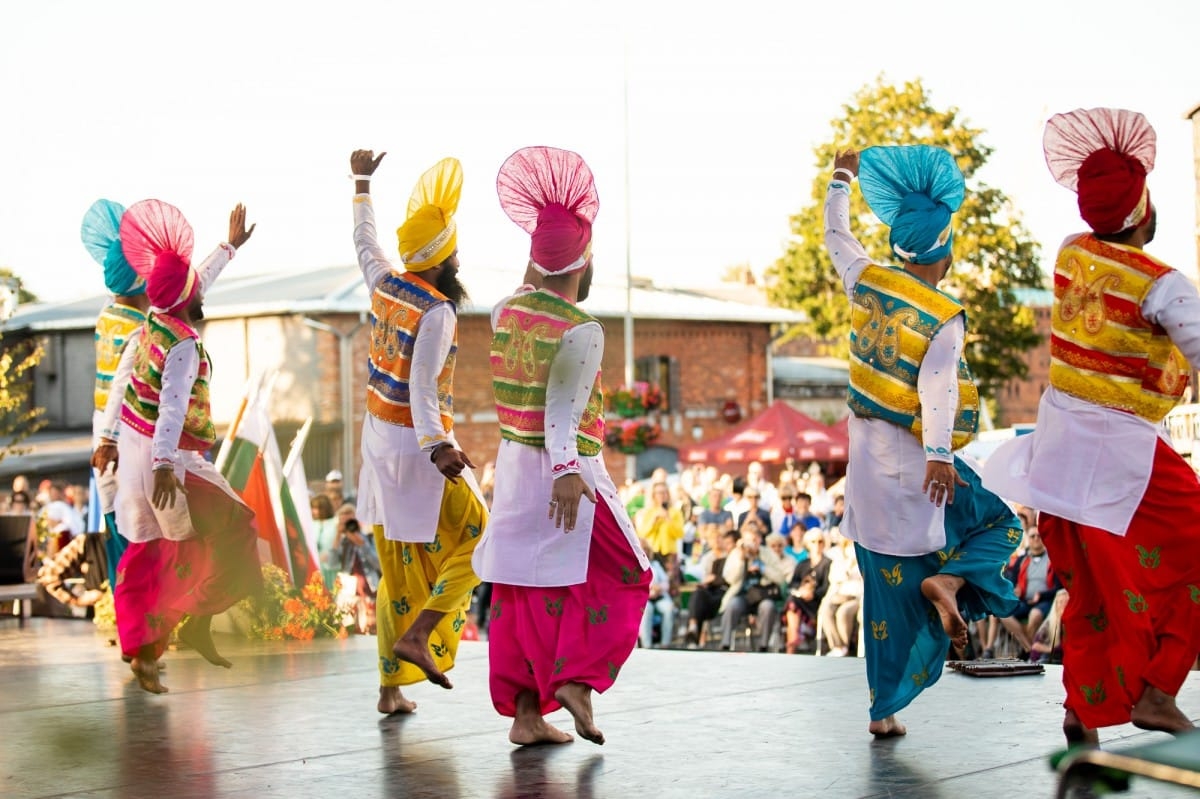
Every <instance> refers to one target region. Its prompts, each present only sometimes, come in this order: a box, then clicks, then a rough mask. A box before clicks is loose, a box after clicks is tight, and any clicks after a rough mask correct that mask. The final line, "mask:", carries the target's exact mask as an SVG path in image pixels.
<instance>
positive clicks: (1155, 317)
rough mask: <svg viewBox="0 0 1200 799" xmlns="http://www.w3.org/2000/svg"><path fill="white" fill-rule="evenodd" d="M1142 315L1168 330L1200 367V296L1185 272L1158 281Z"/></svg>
mask: <svg viewBox="0 0 1200 799" xmlns="http://www.w3.org/2000/svg"><path fill="white" fill-rule="evenodd" d="M1142 315H1143V316H1145V317H1146V318H1147V319H1149V320H1150V321H1151V322H1153V323H1155V324H1156V325H1159V326H1160V327H1161V328H1162V329H1163V330H1165V331H1166V333H1167V335H1168V336H1170V338H1171V342H1172V343H1173V344H1174V345H1175V346H1176V347H1178V348H1179V349H1180V351H1182V352H1183V354H1184V357H1186V358H1187V359H1188V363H1190V364H1191V365H1192V366H1193V367H1196V366H1200V294H1198V293H1197V292H1196V287H1195V286H1193V285H1192V284H1191V283H1189V282H1188V279H1187V278H1186V277H1184V276H1183V274H1182V273H1180V272H1175V271H1172V272H1168V273H1167V274H1165V275H1163V276H1162V277H1160V278H1159V279H1158V280H1156V281H1155V283H1154V285H1153V286H1152V287H1151V288H1150V292H1149V293H1148V294H1147V295H1146V300H1145V302H1143V303H1142Z"/></svg>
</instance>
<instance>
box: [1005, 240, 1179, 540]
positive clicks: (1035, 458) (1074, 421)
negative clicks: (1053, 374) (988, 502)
mask: <svg viewBox="0 0 1200 799" xmlns="http://www.w3.org/2000/svg"><path fill="white" fill-rule="evenodd" d="M1078 235H1079V234H1076V235H1073V236H1070V237H1068V238H1067V240H1066V242H1064V246H1065V245H1066V244H1068V243H1070V242H1072V241H1074V240H1075V239H1076V238H1078ZM1055 308H1056V309H1057V303H1055ZM1142 315H1143V316H1144V317H1145V318H1146V319H1147V320H1149V321H1150V322H1153V323H1154V324H1157V325H1159V326H1161V327H1162V328H1163V329H1164V330H1165V331H1166V333H1167V335H1168V336H1170V338H1171V341H1172V342H1174V343H1175V346H1177V347H1179V349H1180V350H1181V351H1182V352H1183V354H1184V356H1185V357H1186V358H1187V359H1188V362H1189V363H1191V364H1193V365H1195V364H1200V295H1198V294H1197V292H1196V288H1195V287H1194V286H1193V285H1192V284H1191V283H1189V282H1188V280H1187V278H1185V277H1184V276H1183V275H1182V274H1180V273H1179V272H1174V271H1172V272H1169V273H1167V274H1166V275H1163V276H1162V277H1161V278H1159V279H1158V280H1157V281H1156V282H1155V283H1154V286H1153V287H1151V289H1150V291H1149V293H1148V294H1147V295H1146V299H1145V301H1143V303H1142ZM1160 437H1161V438H1163V439H1164V440H1166V441H1167V442H1168V443H1170V440H1169V437H1168V435H1167V432H1166V430H1165V428H1163V427H1162V426H1160V425H1155V424H1151V423H1150V422H1148V421H1146V420H1145V419H1142V418H1141V417H1139V416H1135V415H1134V414H1132V413H1125V412H1124V411H1117V410H1112V409H1111V408H1105V407H1103V406H1101V405H1096V404H1094V403H1091V402H1087V401H1086V400H1082V399H1079V398H1077V397H1073V396H1071V395H1069V394H1065V393H1063V392H1061V391H1059V390H1057V389H1055V388H1053V387H1051V388H1048V389H1046V393H1045V394H1043V395H1042V400H1041V403H1040V404H1039V405H1038V417H1037V426H1036V427H1035V429H1034V431H1033V432H1032V433H1030V434H1028V435H1023V436H1018V437H1017V438H1015V439H1013V440H1012V441H1007V442H1005V443H1004V444H1003V445H1001V446H1000V447H999V448H998V449H997V450H996V451H995V452H993V453H992V454H991V456H990V457H989V458H988V460H987V463H986V464H985V465H984V469H983V483H984V485H985V486H986V487H987V488H988V489H989V490H991V491H993V492H995V493H996V494H998V495H1000V496H1002V497H1004V498H1005V499H1008V500H1011V501H1013V502H1019V503H1021V504H1022V505H1028V506H1029V507H1031V508H1036V509H1038V510H1041V511H1046V512H1047V513H1051V514H1053V515H1055V516H1060V517H1062V518H1064V519H1068V520H1069V521H1072V522H1075V523H1077V524H1086V525H1088V526H1090V527H1099V528H1100V529H1102V530H1107V531H1109V532H1111V533H1115V534H1116V535H1124V534H1125V532H1126V530H1127V529H1128V528H1129V522H1130V520H1131V519H1132V518H1133V515H1134V513H1135V512H1136V511H1137V507H1138V504H1139V503H1140V502H1141V500H1142V495H1143V494H1144V493H1145V492H1146V486H1147V485H1149V483H1150V473H1151V471H1152V469H1153V465H1154V450H1155V448H1156V446H1157V443H1158V439H1159V438H1160Z"/></svg>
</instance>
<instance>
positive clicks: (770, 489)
mask: <svg viewBox="0 0 1200 799" xmlns="http://www.w3.org/2000/svg"><path fill="white" fill-rule="evenodd" d="M746 488H748V489H749V488H752V489H754V493H755V494H757V495H758V506H759V508H761V509H762V510H765V511H767V512H768V513H770V511H771V506H772V505H774V504H775V503H776V501H778V499H779V492H778V491H776V489H775V486H774V485H772V484H771V481H770V480H768V479H767V478H766V476H765V475H764V474H763V465H762V464H761V463H759V462H758V461H750V463H748V464H746Z"/></svg>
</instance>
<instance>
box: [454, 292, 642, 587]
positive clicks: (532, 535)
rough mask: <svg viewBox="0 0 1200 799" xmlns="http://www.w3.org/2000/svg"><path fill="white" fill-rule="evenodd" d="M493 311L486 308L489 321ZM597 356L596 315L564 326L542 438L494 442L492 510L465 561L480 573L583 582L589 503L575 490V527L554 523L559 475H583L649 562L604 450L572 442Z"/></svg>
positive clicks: (492, 578) (498, 578)
mask: <svg viewBox="0 0 1200 799" xmlns="http://www.w3.org/2000/svg"><path fill="white" fill-rule="evenodd" d="M543 290H544V289H543ZM505 302H506V301H505ZM503 304H504V302H502V303H501V304H500V306H497V308H498V309H499V308H500V307H501V306H502V305H503ZM497 315H498V314H495V313H494V314H493V315H492V320H493V327H494V326H495V320H496V317H497ZM603 357H604V330H603V328H601V327H600V323H599V322H585V323H584V324H581V325H576V326H575V327H573V328H571V329H570V330H568V331H567V332H566V333H564V334H563V337H562V341H561V343H560V346H559V349H558V352H557V353H555V356H554V361H553V363H552V364H551V367H550V378H549V381H548V384H547V386H546V445H545V446H544V447H531V446H529V445H528V444H518V443H517V442H515V441H508V440H504V441H501V442H500V451H499V453H498V454H497V455H496V485H495V490H494V493H493V496H492V509H491V516H490V517H489V518H488V524H487V529H486V530H485V531H484V534H483V538H482V539H481V540H480V542H479V544H478V545H477V546H476V547H475V554H474V557H473V559H472V561H471V563H472V566H473V567H474V569H475V573H476V574H478V575H479V577H480V579H482V580H485V581H487V582H493V583H503V584H506V585H522V586H566V585H578V584H580V583H583V582H586V580H587V570H588V555H589V552H590V550H591V542H592V524H593V522H594V520H595V514H596V506H595V505H593V504H592V503H591V502H589V501H588V499H587V497H581V498H580V502H579V512H578V514H577V517H576V522H575V529H574V530H572V531H570V532H564V531H563V530H562V529H560V528H557V527H555V526H554V520H553V519H551V518H550V517H549V510H550V497H551V494H552V493H553V489H554V479H555V478H556V477H559V476H562V475H565V474H579V475H580V476H581V477H583V480H584V482H586V483H587V484H588V486H590V487H591V489H592V490H593V491H594V492H595V494H596V501H597V502H604V503H606V504H607V505H608V508H609V510H610V511H612V515H613V517H614V518H615V519H616V520H617V524H618V525H619V526H620V527H621V532H622V533H624V534H625V539H626V540H627V541H628V542H629V547H630V549H632V550H633V552H634V553H635V554H636V555H637V558H638V563H639V564H641V567H642V568H643V569H646V568H649V561H648V560H647V559H646V555H645V553H644V552H642V548H641V546H640V544H639V543H638V539H637V534H636V533H635V532H634V530H633V524H632V523H631V522H630V520H629V514H627V513H626V512H625V508H624V506H623V505H622V504H621V500H620V498H619V497H618V495H617V487H616V486H615V485H614V484H613V481H612V478H611V477H609V474H608V469H607V468H605V465H604V458H603V456H602V455H593V456H591V457H586V456H581V455H580V454H579V448H578V446H577V441H576V435H577V434H578V432H579V422H580V419H581V417H582V416H583V410H584V407H585V406H586V405H587V402H588V398H589V397H590V396H591V393H592V384H593V383H594V382H595V379H596V375H597V374H598V372H599V369H600V362H601V360H602V359H603Z"/></svg>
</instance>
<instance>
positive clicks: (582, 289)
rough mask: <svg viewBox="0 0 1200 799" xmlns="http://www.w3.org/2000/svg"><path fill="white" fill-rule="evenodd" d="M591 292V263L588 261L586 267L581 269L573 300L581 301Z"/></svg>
mask: <svg viewBox="0 0 1200 799" xmlns="http://www.w3.org/2000/svg"><path fill="white" fill-rule="evenodd" d="M591 293H592V265H591V263H589V264H588V265H587V268H586V269H584V270H583V276H582V277H580V278H579V291H578V292H577V293H576V295H575V302H583V301H584V300H586V299H587V298H588V295H589V294H591Z"/></svg>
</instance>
